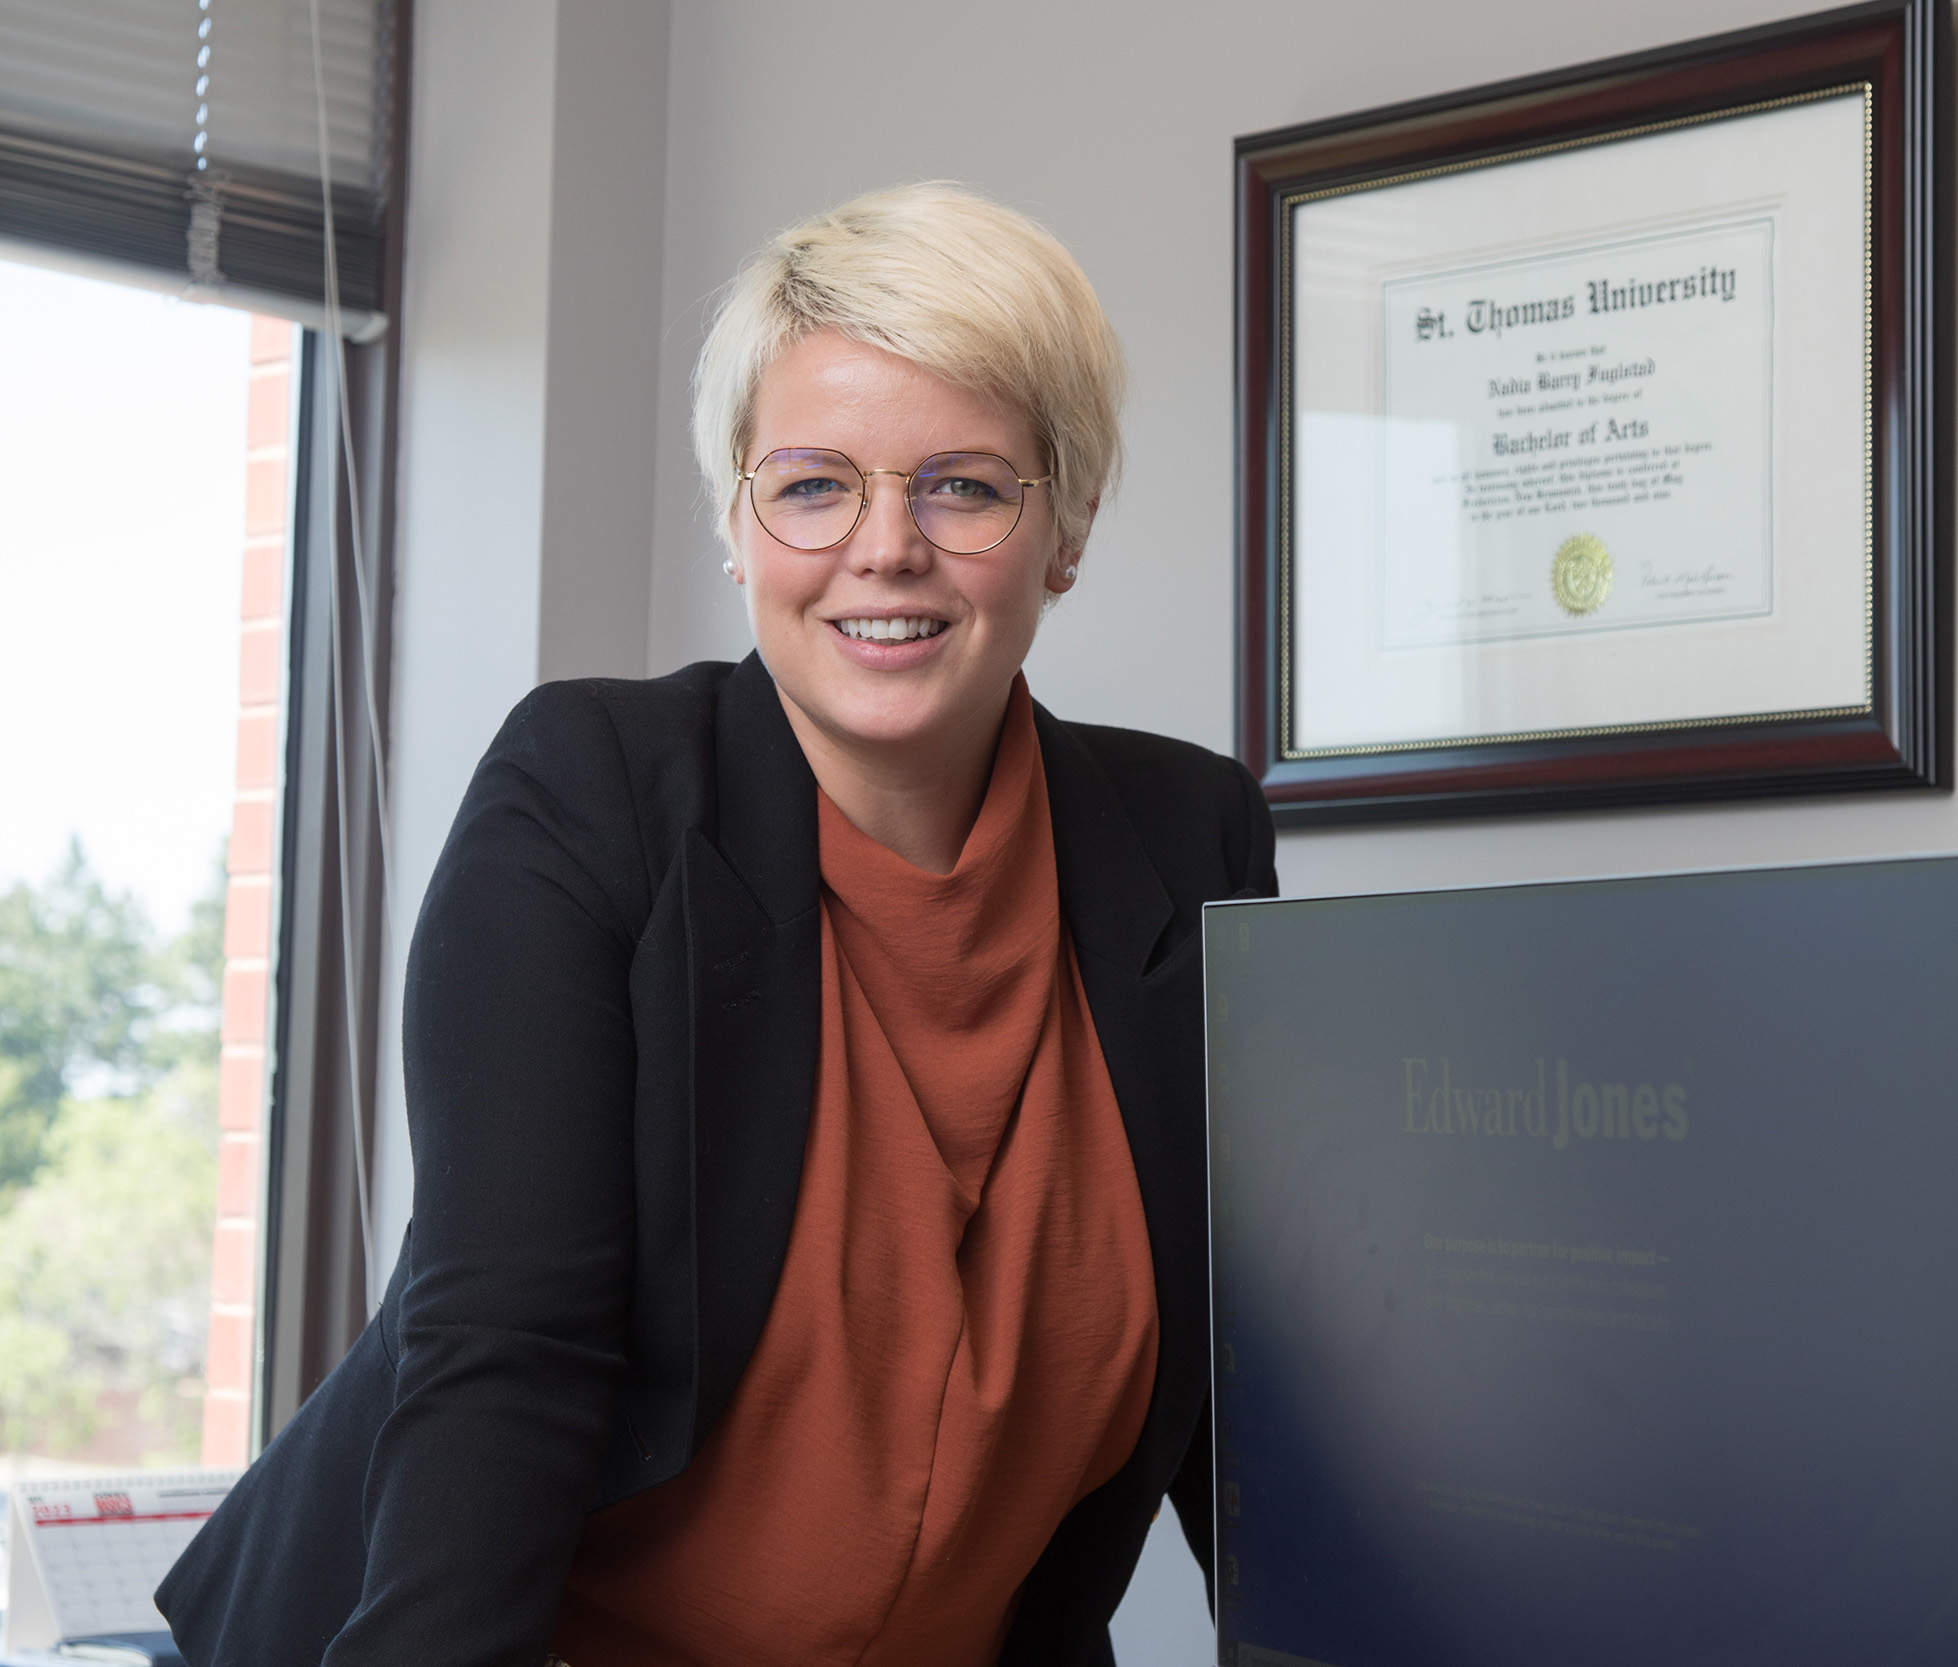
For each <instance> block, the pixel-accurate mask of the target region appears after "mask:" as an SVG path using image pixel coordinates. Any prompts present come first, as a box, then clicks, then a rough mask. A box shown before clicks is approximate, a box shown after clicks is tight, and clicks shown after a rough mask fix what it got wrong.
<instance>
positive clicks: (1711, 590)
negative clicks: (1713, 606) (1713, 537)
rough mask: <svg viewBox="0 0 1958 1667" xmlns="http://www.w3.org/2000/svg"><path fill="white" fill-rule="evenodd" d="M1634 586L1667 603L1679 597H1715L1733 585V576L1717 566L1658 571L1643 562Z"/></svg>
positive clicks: (1669, 568)
mask: <svg viewBox="0 0 1958 1667" xmlns="http://www.w3.org/2000/svg"><path fill="white" fill-rule="evenodd" d="M1638 582H1639V588H1640V589H1641V590H1649V591H1656V592H1657V593H1658V600H1660V601H1669V600H1671V599H1672V598H1674V597H1681V596H1718V595H1719V594H1720V593H1721V592H1722V591H1724V590H1725V589H1726V588H1727V587H1728V586H1729V585H1730V584H1732V583H1733V582H1734V574H1733V572H1732V570H1731V569H1729V568H1725V567H1722V566H1720V565H1719V564H1718V563H1717V562H1708V563H1706V564H1705V565H1704V566H1702V567H1668V568H1660V567H1655V566H1653V564H1652V563H1651V562H1649V561H1646V562H1640V563H1639V570H1638Z"/></svg>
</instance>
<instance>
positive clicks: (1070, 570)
mask: <svg viewBox="0 0 1958 1667" xmlns="http://www.w3.org/2000/svg"><path fill="white" fill-rule="evenodd" d="M1061 577H1062V578H1063V579H1065V580H1066V581H1067V582H1068V583H1069V584H1073V583H1074V581H1075V580H1076V579H1078V578H1080V577H1081V569H1080V568H1078V567H1076V566H1075V565H1074V563H1073V562H1069V563H1068V564H1067V566H1065V567H1063V568H1062V569H1061Z"/></svg>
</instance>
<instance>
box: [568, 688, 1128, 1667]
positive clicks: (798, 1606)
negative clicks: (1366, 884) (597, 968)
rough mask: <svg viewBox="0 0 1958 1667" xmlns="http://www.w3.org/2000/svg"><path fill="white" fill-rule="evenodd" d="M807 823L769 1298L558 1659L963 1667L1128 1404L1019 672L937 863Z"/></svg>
mask: <svg viewBox="0 0 1958 1667" xmlns="http://www.w3.org/2000/svg"><path fill="white" fill-rule="evenodd" d="M818 808H819V813H820V830H821V861H822V877H823V891H822V899H821V907H822V1032H821V1041H820V1046H819V1051H818V1065H817V1082H816V1094H815V1102H814V1105H813V1107H812V1108H811V1115H810V1125H809V1142H808V1148H807V1151H806V1154H805V1157H804V1163H803V1172H802V1183H801V1191H800V1193H799V1195H798V1198H797V1202H796V1214H795V1225H794V1227H793V1229H792V1232H791V1235H790V1241H789V1249H788V1256H787V1260H786V1262H785V1264H784V1266H783V1269H782V1277H781V1283H780V1284H779V1286H778V1287H777V1289H776V1292H775V1299H774V1303H773V1306H772V1307H771V1308H770V1310H769V1316H768V1321H767V1324H766V1325H765V1327H764V1328H763V1331H762V1336H761V1341H760V1342H759V1344H758V1345H757V1346H756V1349H755V1353H754V1356H753V1358H752V1359H751V1360H750V1361H749V1363H748V1367H747V1370H746V1372H745V1373H744V1374H743V1376H742V1379H741V1382H740V1384H739V1385H738V1387H737V1388H736V1390H735V1393H734V1396H733V1399H732V1400H731V1401H730V1402H729V1404H728V1408H727V1410H726V1412H725V1413H724V1414H723V1415H722V1417H721V1419H720V1421H719V1422H718V1423H717V1424H716V1425H715V1427H714V1428H713V1430H712V1431H711V1432H710V1433H709V1435H708V1437H707V1441H706V1443H705V1445H704V1446H703V1447H702V1448H701V1450H700V1453H699V1454H698V1456H697V1457H696V1458H695V1459H694V1462H693V1463H692V1464H691V1465H690V1466H689V1467H688V1468H687V1469H686V1470H685V1471H684V1472H682V1473H681V1474H680V1475H679V1476H678V1477H676V1478H675V1479H674V1480H673V1481H671V1482H668V1483H666V1484H664V1485H662V1486H660V1487H657V1488H654V1489H651V1490H650V1491H648V1492H646V1493H643V1494H640V1495H638V1496H637V1497H635V1498H633V1499H629V1500H627V1501H625V1502H624V1503H622V1504H619V1505H615V1506H613V1507H611V1508H609V1509H608V1510H605V1511H601V1512H599V1513H597V1514H595V1515H594V1516H593V1517H591V1518H590V1519H589V1521H588V1522H587V1525H586V1528H585V1532H584V1536H583V1538H582V1540H581V1541H580V1543H579V1547H578V1552H577V1557H576V1560H575V1562H574V1564H573V1567H572V1571H571V1575H570V1578H569V1580H568V1581H567V1583H566V1587H565V1594H564V1599H563V1603H562V1606H561V1608H560V1610H559V1615H558V1623H557V1628H556V1631H555V1633H554V1635H553V1648H554V1649H555V1650H556V1652H557V1653H558V1654H559V1655H561V1656H563V1657H564V1658H565V1659H566V1660H567V1661H568V1662H569V1664H570V1667H627V1664H631V1667H655V1664H658V1667H666V1664H668V1663H672V1664H676V1667H677V1664H687V1667H720V1664H723V1663H730V1664H732V1663H739V1664H742V1667H759V1664H762V1663H774V1662H780V1663H793V1664H796V1667H805V1664H807V1667H815V1664H824V1667H828V1664H838V1667H841V1664H844V1663H849V1664H853V1667H855V1664H862V1667H879V1664H889V1667H898V1664H903V1667H912V1664H915V1663H919V1662H931V1663H934V1664H936V1667H967V1664H970V1667H984V1664H988V1663H991V1662H992V1661H993V1660H994V1658H995V1657H996V1656H997V1655H998V1653H999V1648H1000V1645H1001V1643H1002V1642H1003V1641H1004V1638H1005V1635H1006V1630H1007V1627H1008V1626H1009V1624H1010V1623H1011V1620H1012V1614H1013V1608H1014V1603H1015V1599H1016V1594H1017V1592H1018V1590H1019V1587H1020V1584H1021V1582H1022V1581H1023V1580H1025V1578H1026V1576H1027V1574H1028V1573H1029V1571H1030V1570H1031V1569H1032V1568H1033V1565H1034V1562H1035V1560H1036V1559H1037V1558H1038V1557H1039V1555H1040V1553H1041V1551H1042V1549H1043V1548H1044V1547H1045V1546H1046V1544H1047V1541H1048V1539H1049V1537H1050V1536H1051V1535H1052V1533H1053V1531H1054V1529H1055V1528H1056V1527H1057V1526H1058V1525H1059V1523H1060V1520H1061V1518H1062V1517H1063V1516H1064V1515H1066V1513H1067V1512H1068V1510H1069V1509H1071V1508H1072V1507H1073V1505H1074V1504H1075V1503H1076V1502H1077V1501H1079V1500H1080V1499H1082V1498H1083V1497H1085V1496H1086V1495H1087V1494H1088V1493H1090V1492H1092V1491H1093V1490H1094V1489H1095V1488H1097V1487H1099V1486H1100V1485H1101V1484H1102V1483H1103V1482H1105V1481H1107V1480H1108V1479H1109V1478H1110V1477H1112V1476H1113V1475H1114V1474H1115V1472H1116V1471H1117V1470H1119V1469H1120V1468H1121V1467H1122V1465H1123V1464H1124V1463H1125V1462H1126V1461H1127V1459H1128V1457H1129V1454H1130V1452H1131V1451H1132V1450H1133V1448H1134V1446H1135V1442H1136V1438H1137V1436H1138V1435H1139V1434H1140V1432H1141V1429H1142V1423H1143V1419H1144V1416H1145V1415H1146V1413H1147V1411H1148V1405H1149V1397H1150V1393H1151V1388H1152V1385H1153V1383H1154V1378H1155V1368H1156V1302H1155V1282H1154V1275H1153V1270H1152V1267H1151V1264H1150V1257H1149V1243H1148V1234H1147V1228H1146V1224H1145V1222H1144V1220H1143V1214H1142V1200H1141V1195H1140V1193H1139V1192H1138V1190H1137V1187H1136V1179H1135V1169H1134V1165H1133V1163H1132V1161H1131V1159H1130V1156H1129V1149H1128V1140H1127V1137H1126V1135H1125V1134H1124V1132H1123V1128H1122V1119H1121V1113H1120V1111H1119V1109H1118V1108H1117V1106H1116V1103H1115V1093H1114V1089H1113V1088H1112V1087H1111V1085H1110V1083H1109V1079H1108V1070H1107V1067H1106V1065H1105V1064H1104V1063H1103V1060H1102V1055H1101V1048H1100V1044H1099V1043H1098V1042H1097V1040H1096V1037H1095V1030H1094V1024H1093V1021H1092V1019H1091V1018H1090V1016H1089V1012H1088V1003H1087V998H1086V996H1085V995H1084V993H1083V991H1082V987H1081V978H1080V973H1079V971H1078V969H1077V967H1076V965H1075V959H1074V947H1073V943H1072V940H1071V939H1070V938H1069V936H1068V932H1067V928H1066V925H1065V922H1064V921H1063V920H1062V918H1061V912H1060V896H1059V890H1058V885H1057V881H1056V876H1055V865H1054V843H1053V831H1052V826H1051V824H1050V821H1049V818H1048V808H1047V784H1046V778H1045V775H1044V773H1043V771H1042V768H1041V761H1040V743H1039V740H1038V737H1037V735H1036V733H1035V731H1034V725H1033V707H1032V702H1031V699H1030V697H1029V696H1028V694H1027V689H1026V685H1025V683H1024V681H1016V683H1015V685H1014V689H1013V694H1012V699H1011V702H1010V704H1009V706H1008V709H1007V716H1006V723H1005V727H1004V729H1003V731H1002V733H1001V736H1000V743H999V749H998V753H997V756H996V758H995V760H994V764H993V773H992V779H991V783H990V785H989V787H988V789H987V793H986V799H985V802H984V805H983V806H982V808H981V810H980V813H979V820H978V822H977V824H976V825H975V826H974V828H973V830H972V833H971V835H970V836H969V837H968V839H967V841H966V844H965V849H964V851H963V852H962V854H961V855H960V858H959V863H958V866H957V868H955V869H954V870H953V871H952V873H950V874H947V875H936V874H929V873H926V872H924V871H923V870H922V869H918V868H914V867H913V866H912V865H911V864H909V863H907V862H906V861H904V860H903V859H902V858H901V857H898V856H896V855H895V854H894V853H892V852H890V851H888V850H886V849H885V848H884V847H883V846H881V845H879V844H877V843H876V842H875V841H874V840H872V839H871V838H869V837H868V836H867V835H865V834H863V833H861V832H859V831H858V830H857V829H856V828H855V827H854V826H852V825H851V824H850V822H849V821H847V820H846V819H845V817H844V816H843V814H842V812H841V811H839V810H838V809H837V808H836V807H835V805H834V804H832V803H831V802H830V801H829V799H828V798H827V797H826V796H824V797H822V798H821V799H820V802H819V807H818Z"/></svg>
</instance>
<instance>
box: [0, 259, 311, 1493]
mask: <svg viewBox="0 0 1958 1667" xmlns="http://www.w3.org/2000/svg"><path fill="white" fill-rule="evenodd" d="M0 314H3V315H4V316H6V317H8V318H10V319H14V320H17V321H19V322H20V324H21V325H22V327H21V328H17V329H15V330H13V331H9V332H7V333H6V334H4V335H0V710H5V711H7V712H9V713H11V714H13V715H14V716H13V719H12V721H10V722H9V723H8V724H6V725H4V726H0V783H4V784H5V785H4V787H3V788H0V794H4V802H5V803H6V805H7V810H6V813H5V815H4V816H0V1455H4V1456H0V1465H4V1466H5V1467H6V1468H7V1469H8V1470H11V1471H14V1472H16V1473H18V1472H21V1471H34V1470H41V1471H45V1470H48V1469H50V1468H53V1469H59V1468H62V1467H77V1468H81V1469H98V1470H99V1469H114V1468H127V1467H134V1466H147V1465H157V1464H185V1463H197V1462H199V1461H200V1459H201V1460H202V1461H203V1462H205V1463H215V1464H236V1463H240V1462H242V1461H243V1459H244V1458H245V1456H246V1452H247V1448H248V1446H249V1440H250V1428H251V1419H250V1412H251V1390H252V1361H253V1356H254V1338H255V1333H256V1315H257V1303H256V1296H257V1290H256V1287H257V1265H258V1255H257V1239H258V1232H257V1221H258V1216H259V1212H260V1196H261V1192H262V1183H261V1169H262V1165H261V1163H260V1162H259V1156H258V1154H259V1146H260V1130H261V1127H262V1121H263V1101H264V1085H265V1080H266V1055H265V1049H264V1037H265V1030H266V1011H267V988H268V985H267V975H268V969H269V950H270V928H271V920H272V902H273V863H272V856H273V850H274V837H275V836H274V829H275V825H276V809H277V805H276V787H277V777H278V762H279V745H278V742H279V735H280V722H279V703H280V684H281V676H282V670H283V666H284V663H285V660H286V655H285V653H284V652H283V650H284V645H285V637H284V631H283V628H282V614H283V595H284V590H285V582H286V569H287V554H288V537H287V527H288V519H289V518H288V503H289V500H290V488H289V475H290V469H289V455H290V447H289V445H288V436H289V428H290V408H291V403H292V395H291V382H290V364H291V359H292V342H293V335H294V331H293V328H292V326H291V325H290V324H288V323H286V322H285V321H283V320H275V319H254V318H251V317H249V316H247V315H246V314H243V313H240V312H236V311H232V310H230V309H225V308H217V307H198V306H191V305H187V304H185V303H183V302H180V301H175V300H171V299H168V298H166V297H163V296H158V295H154V294H147V293H144V292H142V291H139V290H133V289H128V288H124V287H122V286H119V285H113V284H107V283H101V282H96V281H92V280H89V279H85V278H79V277H75V276H71V275H68V274H65V273H58V272H52V271H47V270H41V269H36V268H33V267H26V266H20V265H11V264H7V265H0Z"/></svg>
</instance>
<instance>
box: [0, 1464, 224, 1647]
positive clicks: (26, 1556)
mask: <svg viewBox="0 0 1958 1667" xmlns="http://www.w3.org/2000/svg"><path fill="white" fill-rule="evenodd" d="M240 1474H241V1472H239V1471H236V1470H177V1471H133V1472H126V1473H123V1474H120V1475H111V1476H83V1477H63V1478H60V1479H58V1480H41V1481H23V1482H20V1483H17V1484H15V1487H14V1490H13V1498H12V1504H11V1511H10V1514H11V1517H12V1532H11V1534H10V1535H9V1539H10V1542H11V1543H10V1546H9V1551H10V1557H9V1563H10V1569H9V1578H8V1588H9V1591H8V1598H7V1610H6V1625H5V1638H4V1640H0V1648H7V1649H43V1648H47V1647H48V1646H50V1645H53V1644H57V1643H60V1642H61V1641H62V1640H63V1639H69V1638H87V1637H91V1636H94V1635H97V1634H101V1633H121V1632H161V1631H163V1630H165V1623H164V1620H163V1617H162V1615H160V1614H159V1613H158V1612H157V1607H156V1604H155V1602H154V1601H153V1600H152V1598H151V1593H153V1592H154V1591H155V1590H156V1588H157V1584H158V1582H159V1581H161V1580H162V1579H163V1577H164V1575H165V1574H167V1573H168V1572H169V1569H170V1565H171V1564H172V1563H174V1562H175V1561H176V1560H177V1558H178V1556H179V1555H180V1554H181V1553H182V1551H183V1549H184V1547H185V1546H187V1545H189V1544H190V1541H191V1537H192V1536H193V1535H194V1534H195V1533H196V1532H197V1530H198V1529H199V1528H201V1527H203V1526H204V1522H205V1519H206V1518H208V1517H209V1516H210V1514H211V1513H212V1512H213V1511H214V1510H216V1509H217V1507H218V1505H219V1503H220V1502H221V1501H222V1500H223V1499H224V1496H225V1494H226V1493H228V1492H229V1491H230V1489H231V1485H232V1483H233V1482H235V1481H237V1479H238V1477H239V1475H240Z"/></svg>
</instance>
